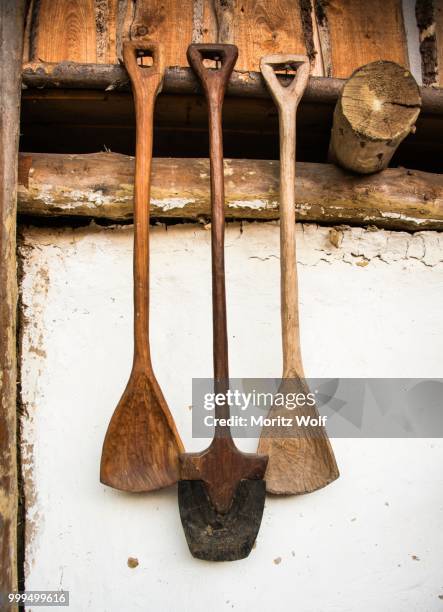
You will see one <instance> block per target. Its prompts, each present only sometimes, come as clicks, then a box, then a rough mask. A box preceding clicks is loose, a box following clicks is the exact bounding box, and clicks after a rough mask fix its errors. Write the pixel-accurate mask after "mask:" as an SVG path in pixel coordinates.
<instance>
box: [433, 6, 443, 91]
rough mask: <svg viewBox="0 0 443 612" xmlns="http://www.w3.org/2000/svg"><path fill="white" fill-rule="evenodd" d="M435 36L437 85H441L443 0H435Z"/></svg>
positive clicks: (442, 83)
mask: <svg viewBox="0 0 443 612" xmlns="http://www.w3.org/2000/svg"><path fill="white" fill-rule="evenodd" d="M435 2H436V6H435V38H436V42H437V65H438V85H439V87H443V2H442V0H435Z"/></svg>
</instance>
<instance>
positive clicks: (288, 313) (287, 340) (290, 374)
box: [260, 55, 310, 378]
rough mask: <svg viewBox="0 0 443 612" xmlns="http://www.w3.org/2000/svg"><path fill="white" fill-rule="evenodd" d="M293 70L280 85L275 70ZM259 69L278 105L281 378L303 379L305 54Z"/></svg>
mask: <svg viewBox="0 0 443 612" xmlns="http://www.w3.org/2000/svg"><path fill="white" fill-rule="evenodd" d="M285 68H291V69H295V70H296V73H295V76H294V78H293V80H292V82H291V83H290V84H289V85H288V86H287V87H284V86H283V85H282V84H281V83H280V82H279V80H278V77H277V75H276V73H275V70H279V69H280V70H281V69H285ZM260 69H261V72H262V75H263V77H264V79H265V81H266V84H267V86H268V88H269V90H270V92H271V95H272V97H273V99H274V101H275V104H276V105H277V108H278V115H279V124H280V251H281V253H280V276H281V322H282V343H283V378H304V371H303V363H302V357H301V350H300V326H299V317H298V282H297V259H296V245H295V208H294V202H295V143H296V115H297V107H298V104H299V102H300V99H301V97H302V95H303V92H304V90H305V89H306V85H307V83H308V78H309V71H310V64H309V59H308V58H307V57H306V56H301V55H268V56H266V57H263V58H262V59H261V61H260Z"/></svg>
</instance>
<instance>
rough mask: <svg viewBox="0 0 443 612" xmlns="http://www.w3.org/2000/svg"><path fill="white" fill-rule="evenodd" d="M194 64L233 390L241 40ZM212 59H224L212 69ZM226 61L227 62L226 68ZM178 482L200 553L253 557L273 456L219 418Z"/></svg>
mask: <svg viewBox="0 0 443 612" xmlns="http://www.w3.org/2000/svg"><path fill="white" fill-rule="evenodd" d="M187 55H188V61H189V64H190V65H191V66H192V68H193V69H194V71H195V73H196V74H197V76H198V77H199V79H200V81H201V83H202V85H203V89H204V92H205V95H206V99H207V103H208V107H209V138H210V158H211V210H212V220H211V239H212V242H211V244H212V304H213V311H212V318H213V356H214V392H215V393H220V394H223V395H225V394H226V392H227V390H228V387H229V372H228V336H227V326H226V296H225V265H224V231H225V216H224V177H223V147H222V116H221V113H222V105H223V98H224V94H225V90H226V85H227V83H228V80H229V77H230V76H231V73H232V70H233V68H234V64H235V62H236V60H237V55H238V50H237V47H235V46H234V45H206V44H198V45H190V47H189V48H188V54H187ZM204 60H212V61H215V62H216V66H217V67H216V68H208V67H206V66H205V65H204V63H203V62H204ZM219 65H220V67H219ZM228 417H229V406H228V405H227V403H225V404H224V405H222V406H217V407H216V410H215V418H216V419H227V418H228ZM180 460H181V480H180V481H179V485H178V503H179V508H180V517H181V521H182V524H183V529H184V531H185V535H186V540H187V542H188V545H189V549H190V551H191V553H192V555H193V556H194V557H197V558H198V559H206V560H208V561H235V560H236V559H243V558H244V557H247V556H248V555H249V553H250V551H251V549H252V546H253V544H254V542H255V538H256V536H257V533H258V530H259V528H260V523H261V519H262V515H263V508H264V503H265V490H266V487H265V482H264V480H263V476H264V474H265V471H266V465H267V461H268V458H267V457H266V456H265V455H254V454H248V453H242V452H240V451H239V450H238V449H237V447H236V446H235V444H234V442H233V440H232V437H231V432H230V429H229V427H228V426H227V425H226V424H223V423H220V422H219V421H217V420H216V427H215V435H214V439H213V440H212V443H211V445H210V446H209V447H208V448H207V449H206V450H204V451H203V452H200V453H192V454H191V453H189V454H183V455H181V457H180Z"/></svg>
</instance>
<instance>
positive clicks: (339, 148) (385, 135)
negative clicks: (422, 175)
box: [330, 61, 421, 174]
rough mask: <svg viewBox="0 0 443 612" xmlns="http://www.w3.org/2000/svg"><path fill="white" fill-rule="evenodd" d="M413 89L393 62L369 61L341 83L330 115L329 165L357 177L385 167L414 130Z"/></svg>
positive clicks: (416, 106) (417, 102)
mask: <svg viewBox="0 0 443 612" xmlns="http://www.w3.org/2000/svg"><path fill="white" fill-rule="evenodd" d="M420 108H421V97H420V90H419V87H418V85H417V83H416V81H415V79H414V77H413V76H412V75H411V73H410V72H409V70H407V69H406V68H403V67H402V66H400V65H399V64H396V63H395V62H388V61H378V62H372V63H370V64H367V65H366V66H363V67H361V68H359V69H358V70H356V71H355V72H354V73H353V75H352V76H351V77H350V78H349V80H348V81H347V83H346V84H345V86H344V88H343V91H342V94H341V96H340V98H339V100H338V101H337V105H336V107H335V111H334V124H333V128H332V135H331V145H330V156H331V159H332V161H334V162H336V163H338V164H340V165H341V166H343V167H344V168H347V169H349V170H352V171H354V172H358V173H360V174H370V173H372V172H378V171H380V170H383V169H384V168H386V167H387V166H388V164H389V161H390V160H391V158H392V156H393V154H394V152H395V150H396V149H397V147H398V146H399V144H400V143H401V142H402V140H403V139H404V138H406V136H407V135H408V134H409V133H410V132H411V131H413V130H414V125H415V122H416V120H417V117H418V115H419V113H420Z"/></svg>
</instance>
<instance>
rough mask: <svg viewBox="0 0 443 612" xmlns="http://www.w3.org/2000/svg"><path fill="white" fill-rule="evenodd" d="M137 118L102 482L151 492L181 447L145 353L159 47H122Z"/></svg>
mask: <svg viewBox="0 0 443 612" xmlns="http://www.w3.org/2000/svg"><path fill="white" fill-rule="evenodd" d="M123 59H124V62H125V66H126V69H127V71H128V73H129V76H130V78H131V82H132V88H133V92H134V98H135V116H136V126H137V133H136V155H135V189H134V360H133V365H132V372H131V376H130V378H129V382H128V384H127V386H126V389H125V391H124V393H123V396H122V398H121V400H120V402H119V404H118V406H117V408H116V409H115V412H114V414H113V416H112V419H111V422H110V423H109V427H108V431H107V432H106V437H105V441H104V443H103V451H102V459H101V466H100V480H101V481H102V482H103V483H104V484H107V485H109V486H111V487H114V488H115V489H121V490H124V491H133V492H137V491H153V490H155V489H160V488H162V487H166V486H168V485H171V484H173V483H175V482H177V480H178V478H179V461H178V457H179V454H180V453H182V452H183V450H184V449H183V445H182V442H181V440H180V437H179V435H178V433H177V429H176V427H175V424H174V421H173V418H172V416H171V413H170V412H169V408H168V406H167V404H166V401H165V398H164V397H163V394H162V392H161V389H160V387H159V385H158V383H157V380H156V378H155V376H154V372H153V369H152V364H151V355H150V349H149V192H150V175H151V159H152V133H153V116H154V104H155V98H156V96H157V94H158V92H159V91H160V89H161V85H162V79H163V73H164V60H163V51H162V47H161V46H160V45H159V44H154V43H151V42H125V44H124V46H123Z"/></svg>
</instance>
